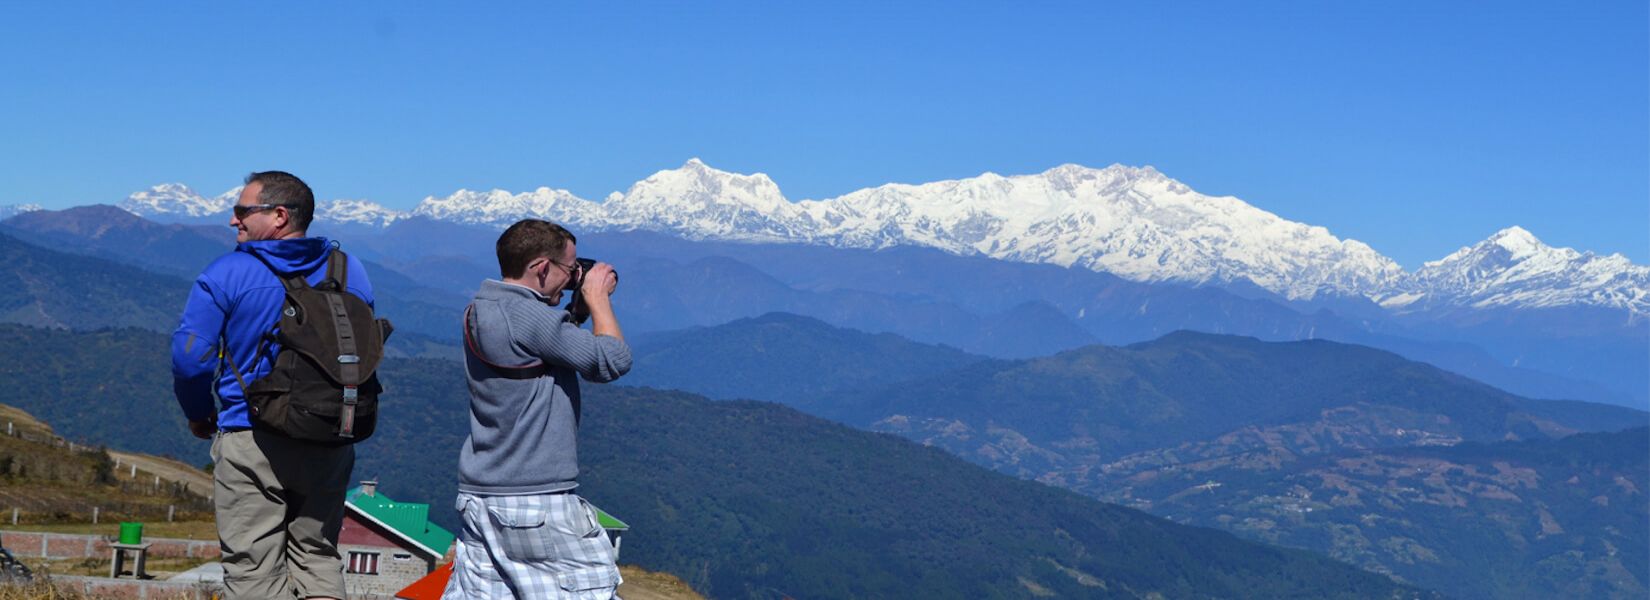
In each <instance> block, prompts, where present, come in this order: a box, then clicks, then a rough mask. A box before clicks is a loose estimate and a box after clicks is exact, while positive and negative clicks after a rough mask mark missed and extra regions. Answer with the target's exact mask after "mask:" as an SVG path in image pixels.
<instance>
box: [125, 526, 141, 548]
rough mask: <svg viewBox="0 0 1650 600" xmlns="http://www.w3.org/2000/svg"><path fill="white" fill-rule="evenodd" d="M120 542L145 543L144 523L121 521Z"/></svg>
mask: <svg viewBox="0 0 1650 600" xmlns="http://www.w3.org/2000/svg"><path fill="white" fill-rule="evenodd" d="M120 543H122V544H141V543H143V524H142V523H125V522H123V523H121V524H120Z"/></svg>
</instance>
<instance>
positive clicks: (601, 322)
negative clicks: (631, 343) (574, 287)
mask: <svg viewBox="0 0 1650 600" xmlns="http://www.w3.org/2000/svg"><path fill="white" fill-rule="evenodd" d="M618 288H619V276H618V275H617V274H615V273H613V265H610V264H607V263H603V262H599V263H596V266H594V267H590V270H589V271H585V273H584V282H583V283H581V284H580V285H579V291H580V292H581V293H583V294H584V305H585V306H588V307H590V332H591V333H594V334H596V335H605V336H609V337H616V338H619V339H620V340H623V339H624V332H623V331H620V330H619V319H618V318H617V317H615V316H613V301H612V299H610V298H609V296H612V295H613V291H614V290H617V289H618Z"/></svg>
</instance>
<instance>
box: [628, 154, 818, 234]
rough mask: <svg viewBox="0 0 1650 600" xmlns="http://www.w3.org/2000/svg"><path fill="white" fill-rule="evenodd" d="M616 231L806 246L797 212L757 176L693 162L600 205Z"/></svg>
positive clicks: (764, 177) (765, 179) (764, 178)
mask: <svg viewBox="0 0 1650 600" xmlns="http://www.w3.org/2000/svg"><path fill="white" fill-rule="evenodd" d="M603 208H604V212H605V216H606V218H607V221H608V223H609V224H610V225H611V226H613V227H616V228H623V229H647V230H657V231H668V232H672V233H677V234H680V235H683V236H684V237H688V238H690V239H709V238H715V239H729V240H743V241H767V242H784V241H791V242H797V241H808V237H809V236H808V231H807V228H806V227H804V226H802V224H800V223H798V222H797V218H798V215H799V214H800V211H799V210H798V208H797V206H796V205H794V204H791V203H790V202H789V201H788V200H786V199H785V195H784V194H783V193H780V191H779V185H778V184H775V183H774V182H773V180H772V179H770V178H769V177H768V176H767V175H764V174H762V173H757V174H754V175H741V174H738V173H730V172H727V171H721V170H718V169H715V168H712V167H710V166H709V165H706V164H705V163H704V161H701V160H699V159H697V158H694V159H690V160H688V161H687V163H686V164H683V165H682V167H681V168H678V169H672V170H666V171H659V172H657V173H654V174H653V175H651V176H649V177H648V178H647V179H643V180H641V181H639V182H636V184H635V185H632V186H630V190H628V191H626V192H625V193H623V194H616V195H614V196H610V197H609V198H608V201H607V203H606V205H604V206H603Z"/></svg>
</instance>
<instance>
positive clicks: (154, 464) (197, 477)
mask: <svg viewBox="0 0 1650 600" xmlns="http://www.w3.org/2000/svg"><path fill="white" fill-rule="evenodd" d="M109 456H110V457H113V458H114V459H115V460H118V461H120V465H121V466H120V468H119V469H116V470H115V476H117V477H123V476H125V475H126V474H127V473H129V472H130V471H128V470H127V469H130V468H131V467H129V466H127V465H137V468H138V470H139V471H148V472H150V473H153V474H155V475H159V476H160V478H161V479H164V480H168V481H181V482H183V483H186V484H188V485H189V491H190V492H194V493H196V494H200V495H202V496H211V495H212V476H211V475H208V474H206V472H204V471H201V470H200V469H197V468H195V467H192V466H190V465H187V464H184V463H183V462H180V461H176V460H172V459H170V458H161V457H159V456H151V455H148V454H132V453H129V452H117V451H114V450H110V451H109Z"/></svg>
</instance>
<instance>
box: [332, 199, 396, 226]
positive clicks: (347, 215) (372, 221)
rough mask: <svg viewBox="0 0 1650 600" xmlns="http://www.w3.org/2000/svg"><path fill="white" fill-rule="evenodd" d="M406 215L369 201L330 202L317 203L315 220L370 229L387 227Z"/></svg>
mask: <svg viewBox="0 0 1650 600" xmlns="http://www.w3.org/2000/svg"><path fill="white" fill-rule="evenodd" d="M406 216H407V213H404V212H401V211H397V210H391V209H388V208H384V207H383V206H382V205H380V204H378V203H376V202H372V201H370V200H332V201H326V202H317V203H316V206H315V220H316V221H320V222H328V223H347V224H352V225H367V226H371V227H388V226H389V225H390V223H394V222H395V221H396V220H397V219H402V218H405V217H406Z"/></svg>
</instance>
